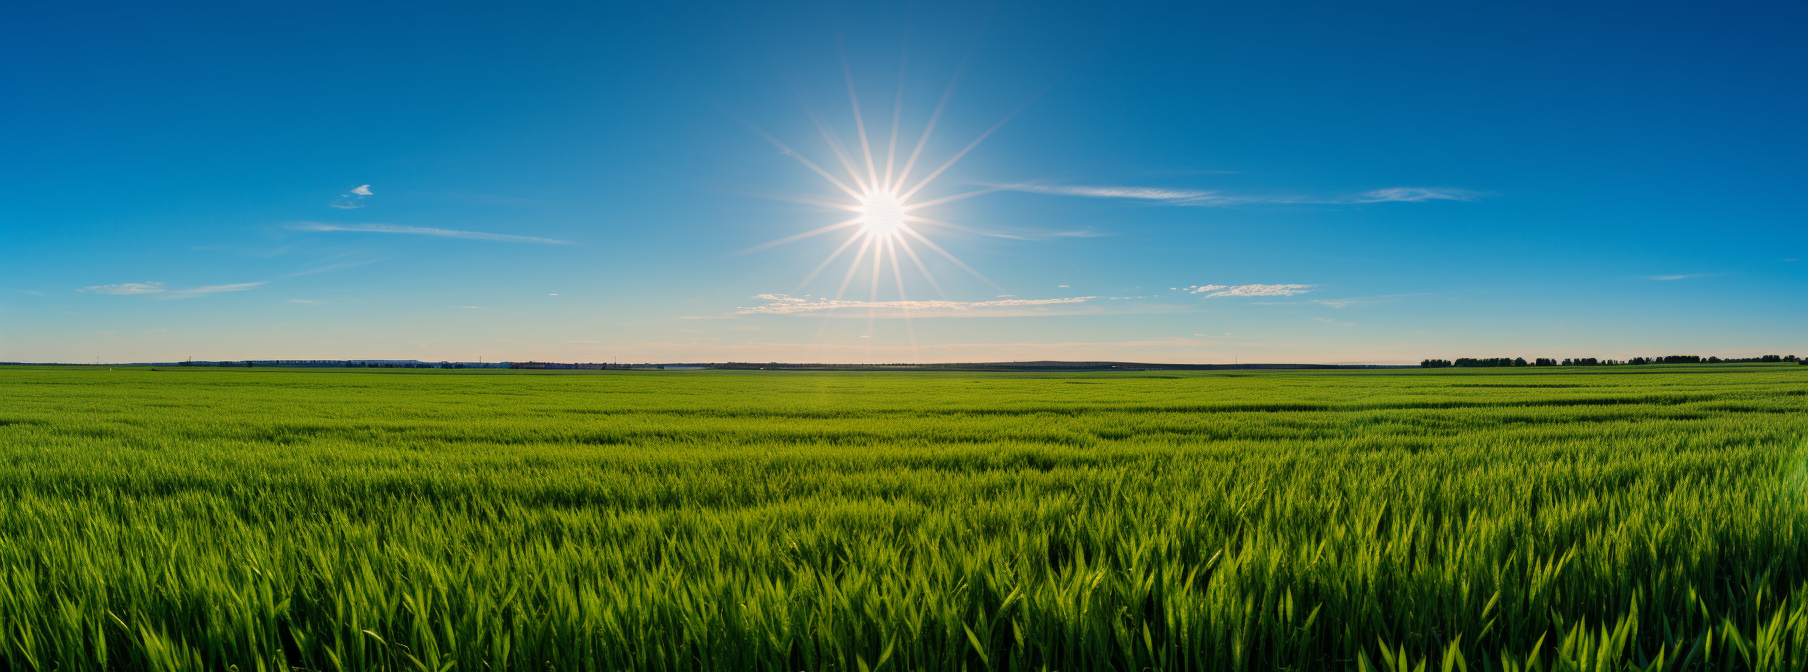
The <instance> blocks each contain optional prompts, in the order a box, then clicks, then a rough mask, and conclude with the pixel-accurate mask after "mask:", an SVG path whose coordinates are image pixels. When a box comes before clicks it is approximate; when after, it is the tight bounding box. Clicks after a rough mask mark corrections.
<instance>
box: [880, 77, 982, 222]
mask: <svg viewBox="0 0 1808 672" xmlns="http://www.w3.org/2000/svg"><path fill="white" fill-rule="evenodd" d="M966 70H967V61H966V59H965V58H962V59H961V64H960V67H958V68H955V70H954V77H953V78H952V79H949V80H948V88H947V90H944V91H943V92H942V100H941V102H938V103H936V104H935V112H933V113H930V115H929V125H927V126H924V127H923V137H921V138H918V139H917V146H916V149H913V150H911V151H910V158H909V159H907V160H905V161H904V170H903V171H902V172H899V173H898V180H897V181H896V182H893V183H891V184H887V185H885V190H886V191H897V190H898V187H899V186H900V185H902V184H904V180H905V179H906V178H909V177H910V169H911V167H913V166H915V165H917V157H919V156H922V155H923V146H924V145H927V144H929V135H930V134H931V133H934V132H935V124H936V122H939V121H941V119H942V111H943V110H946V109H948V101H950V100H953V99H954V90H955V89H956V88H959V86H960V81H961V76H962V75H963V74H965V73H966Z"/></svg>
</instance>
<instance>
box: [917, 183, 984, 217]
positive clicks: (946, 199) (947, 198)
mask: <svg viewBox="0 0 1808 672" xmlns="http://www.w3.org/2000/svg"><path fill="white" fill-rule="evenodd" d="M995 191H1002V189H1000V188H999V187H987V188H985V189H980V190H977V191H969V192H967V193H964V194H955V195H953V196H944V197H942V198H938V199H935V200H933V201H924V202H922V203H912V204H910V205H907V206H904V211H905V212H910V211H912V210H917V209H920V208H927V207H930V206H934V205H941V204H943V203H948V202H952V201H958V200H961V199H963V198H973V197H974V196H984V195H986V194H990V193H992V192H995Z"/></svg>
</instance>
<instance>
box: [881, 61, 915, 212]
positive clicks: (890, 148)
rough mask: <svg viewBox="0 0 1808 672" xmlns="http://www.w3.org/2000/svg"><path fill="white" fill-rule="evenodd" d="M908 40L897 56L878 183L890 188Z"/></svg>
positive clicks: (901, 116) (902, 108)
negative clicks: (881, 176)
mask: <svg viewBox="0 0 1808 672" xmlns="http://www.w3.org/2000/svg"><path fill="white" fill-rule="evenodd" d="M909 56H910V40H909V37H908V35H907V36H906V38H905V41H904V53H903V54H901V55H899V56H898V93H897V95H895V96H893V97H892V103H891V142H890V144H888V145H887V146H886V148H885V180H884V181H882V182H880V183H879V184H880V185H881V186H883V187H885V188H886V189H888V190H889V189H891V188H892V187H891V171H892V167H893V166H895V165H896V164H897V159H898V126H899V124H900V123H901V122H902V121H903V119H904V66H905V65H906V64H907V63H908V62H909Z"/></svg>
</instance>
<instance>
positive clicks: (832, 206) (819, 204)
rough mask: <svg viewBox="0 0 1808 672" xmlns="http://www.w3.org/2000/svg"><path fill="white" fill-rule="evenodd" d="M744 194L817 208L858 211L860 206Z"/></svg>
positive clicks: (769, 195)
mask: <svg viewBox="0 0 1808 672" xmlns="http://www.w3.org/2000/svg"><path fill="white" fill-rule="evenodd" d="M744 195H746V196H752V197H754V198H764V199H767V200H772V201H784V202H786V203H798V204H802V205H814V206H816V207H819V208H830V209H834V210H846V211H848V212H860V206H858V205H848V204H846V203H831V202H829V201H817V200H811V199H808V198H792V197H790V196H774V195H771V194H744Z"/></svg>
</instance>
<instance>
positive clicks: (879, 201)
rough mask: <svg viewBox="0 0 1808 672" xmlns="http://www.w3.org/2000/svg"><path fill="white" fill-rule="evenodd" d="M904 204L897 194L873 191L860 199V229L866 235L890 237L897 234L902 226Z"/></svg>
mask: <svg viewBox="0 0 1808 672" xmlns="http://www.w3.org/2000/svg"><path fill="white" fill-rule="evenodd" d="M904 217H905V214H904V204H903V203H899V202H898V195H897V194H894V193H892V192H889V191H875V192H872V193H869V194H867V195H866V196H864V197H862V198H861V199H860V230H861V231H863V232H865V233H866V234H867V235H871V236H878V237H881V238H890V237H893V236H896V235H899V233H900V231H899V229H900V228H901V227H903V226H904Z"/></svg>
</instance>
